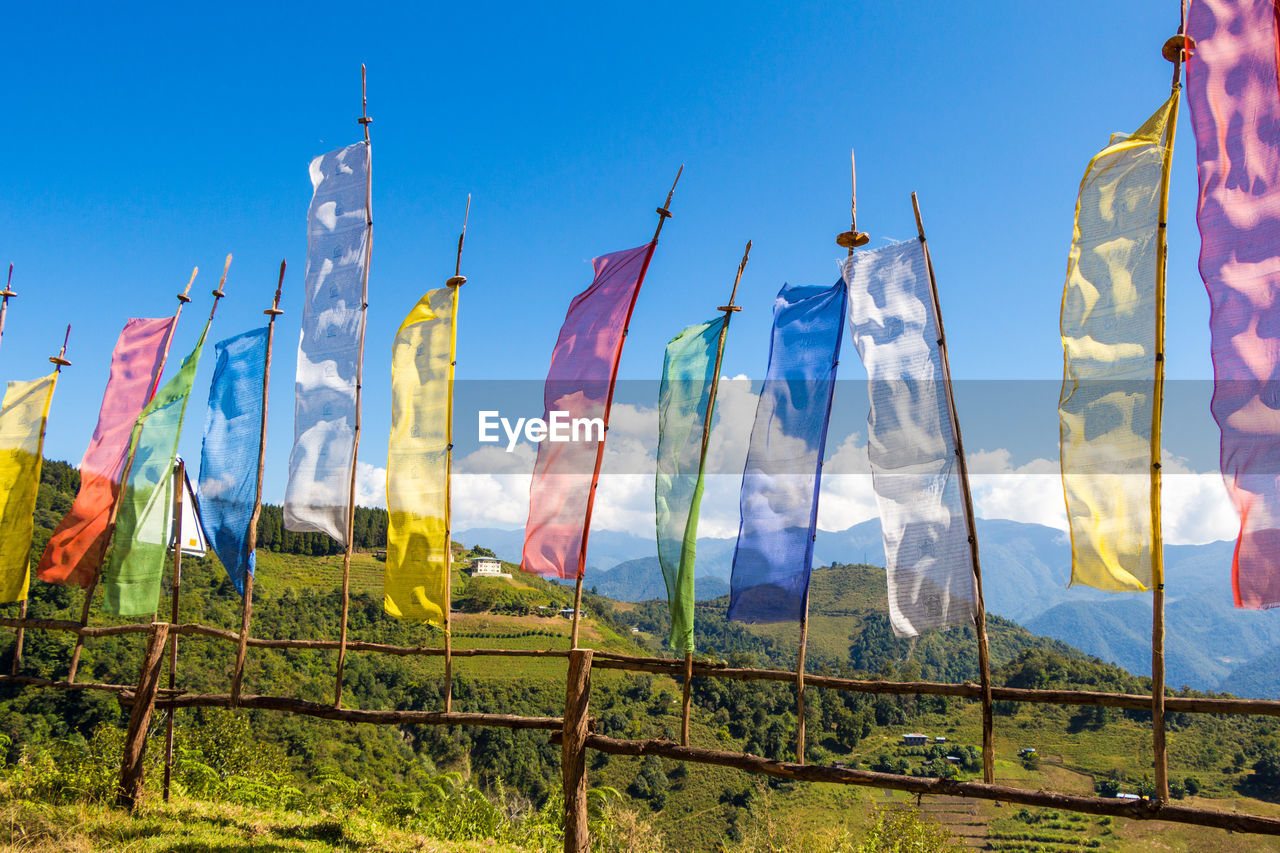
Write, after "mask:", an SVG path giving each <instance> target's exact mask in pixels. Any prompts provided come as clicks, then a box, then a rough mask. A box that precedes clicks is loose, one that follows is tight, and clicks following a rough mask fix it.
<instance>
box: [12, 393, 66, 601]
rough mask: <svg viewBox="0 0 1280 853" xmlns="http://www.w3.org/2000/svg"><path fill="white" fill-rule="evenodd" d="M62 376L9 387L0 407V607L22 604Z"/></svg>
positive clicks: (27, 581) (28, 575)
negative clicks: (48, 427)
mask: <svg viewBox="0 0 1280 853" xmlns="http://www.w3.org/2000/svg"><path fill="white" fill-rule="evenodd" d="M57 383H58V374H57V373H56V372H54V373H50V374H49V375H48V376H43V377H41V378H40V379H33V380H31V381H30V382H10V383H9V385H8V387H7V388H6V389H5V392H4V402H3V403H2V404H0V493H2V495H3V497H2V498H0V603H3V602H10V601H24V600H25V599H26V597H27V587H28V585H29V584H30V581H31V535H32V532H33V529H34V526H35V523H34V513H35V510H36V492H37V490H38V489H39V486H40V468H41V464H42V462H43V461H44V456H43V448H44V428H45V424H46V422H47V421H48V419H49V405H50V404H51V403H52V402H53V389H54V386H55V385H57Z"/></svg>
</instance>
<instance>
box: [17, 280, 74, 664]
mask: <svg viewBox="0 0 1280 853" xmlns="http://www.w3.org/2000/svg"><path fill="white" fill-rule="evenodd" d="M12 266H13V265H12V264H10V267H12ZM69 340H71V324H70V323H68V324H67V332H66V334H65V335H63V337H62V349H60V350H58V354H57V355H51V356H49V361H50V363H51V364H53V365H54V370H53V372H54V373H61V372H62V368H64V367H67V366H69V365H70V364H71V362H69V361H67V359H66V355H67V341H69ZM28 571H30V569H28ZM18 618H19V619H26V618H27V598H23V599H22V603H21V604H19V605H18ZM25 635H26V631H25V629H23V628H21V627H19V628H18V629H17V631H16V633H15V635H14V638H13V667H12V669H11V670H10V672H11V673H12V674H13V675H17V674H18V673H19V671H20V670H21V669H22V641H23V639H24V637H25Z"/></svg>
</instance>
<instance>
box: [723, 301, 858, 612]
mask: <svg viewBox="0 0 1280 853" xmlns="http://www.w3.org/2000/svg"><path fill="white" fill-rule="evenodd" d="M848 297H849V289H848V288H847V287H846V286H845V283H844V280H843V279H841V280H840V281H837V282H836V283H835V284H834V285H831V286H830V287H801V286H793V285H790V284H788V285H784V286H783V288H782V290H781V291H780V292H779V293H778V298H777V299H776V300H775V301H774V303H773V332H772V338H771V340H770V344H769V368H768V371H767V372H766V374H765V380H764V386H763V387H762V388H761V390H760V400H759V402H758V403H757V405H756V419H755V423H754V424H753V425H752V427H751V444H750V446H749V447H748V448H747V464H746V469H745V470H744V471H743V474H742V495H741V499H740V500H741V510H742V522H741V525H740V526H739V528H738V545H737V548H736V549H735V551H734V553H733V573H732V577H731V578H730V598H729V618H730V619H735V620H737V621H739V622H786V621H792V622H798V621H799V620H800V619H801V618H803V617H804V612H805V603H806V598H807V596H808V592H809V571H810V568H811V567H812V563H813V537H814V532H815V530H816V529H817V523H818V490H819V488H820V486H821V482H822V454H823V449H824V447H825V445H826V442H827V423H828V421H829V420H830V418H831V398H832V395H833V393H834V391H835V379H836V365H837V364H839V361H840V341H841V338H842V337H843V332H844V322H845V312H846V311H847V310H848Z"/></svg>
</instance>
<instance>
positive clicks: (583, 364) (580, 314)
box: [520, 243, 656, 578]
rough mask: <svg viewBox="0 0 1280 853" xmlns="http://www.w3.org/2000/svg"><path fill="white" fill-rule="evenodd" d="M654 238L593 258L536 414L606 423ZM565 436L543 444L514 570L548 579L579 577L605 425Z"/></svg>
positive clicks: (558, 344) (554, 355)
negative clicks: (591, 272) (517, 567)
mask: <svg viewBox="0 0 1280 853" xmlns="http://www.w3.org/2000/svg"><path fill="white" fill-rule="evenodd" d="M655 245H656V244H655V243H647V244H645V245H643V246H640V247H639V248H636V249H628V250H627V251H625V252H614V253H613V254H610V255H601V256H600V257H598V258H596V259H595V260H594V261H592V266H593V267H594V268H595V280H594V281H592V282H591V286H590V287H588V288H587V289H586V290H584V291H583V292H582V293H580V294H578V295H577V296H576V297H574V300H573V302H571V303H569V313H568V314H567V315H566V316H565V318H564V325H563V326H561V327H560V337H559V338H558V339H557V340H556V348H555V349H554V350H553V351H552V353H551V369H550V370H549V371H548V373H547V384H546V388H545V390H544V391H543V404H544V405H545V407H546V412H545V413H544V416H543V419H544V420H546V421H548V423H550V422H551V420H552V414H553V413H557V412H563V413H564V415H563V416H559V415H557V417H562V418H563V420H564V422H566V423H568V422H571V420H573V419H579V418H581V419H589V418H599V419H600V420H601V422H603V423H605V424H607V423H608V421H609V406H610V404H611V403H612V402H613V385H614V380H615V379H616V378H617V375H618V360H619V359H620V358H621V357H622V344H623V341H624V338H625V332H626V328H627V323H628V322H630V320H631V310H632V308H634V307H635V304H636V296H638V295H639V293H640V284H641V283H642V282H643V281H644V274H645V271H646V270H647V269H648V268H649V259H650V258H651V257H653V249H654V246H655ZM570 439H571V440H569V441H542V442H541V443H539V445H538V461H537V463H536V464H535V465H534V469H533V482H532V483H531V484H530V486H529V522H528V524H526V525H525V530H524V556H523V559H522V561H521V565H520V568H522V569H523V570H524V571H526V572H533V573H535V574H539V575H544V576H548V577H553V576H559V577H562V578H579V577H581V576H582V572H583V570H584V568H585V565H584V563H585V557H586V553H587V528H588V526H589V524H590V521H591V507H592V504H593V502H594V500H595V492H596V484H597V482H598V481H599V478H600V460H601V458H602V456H603V454H604V430H603V429H599V430H587V429H581V430H579V434H578V435H572V433H570Z"/></svg>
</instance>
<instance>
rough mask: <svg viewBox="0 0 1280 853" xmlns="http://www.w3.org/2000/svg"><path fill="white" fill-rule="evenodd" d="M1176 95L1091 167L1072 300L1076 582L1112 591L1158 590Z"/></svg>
mask: <svg viewBox="0 0 1280 853" xmlns="http://www.w3.org/2000/svg"><path fill="white" fill-rule="evenodd" d="M1177 99H1178V96H1177V95H1176V94H1175V95H1174V96H1173V97H1171V98H1169V100H1167V101H1165V103H1164V104H1163V105H1161V107H1160V109H1158V110H1156V112H1155V114H1154V115H1153V116H1151V118H1149V119H1147V121H1146V123H1144V124H1143V125H1142V127H1140V128H1138V130H1137V131H1135V132H1134V133H1133V134H1132V135H1126V134H1115V135H1114V136H1112V137H1111V142H1110V144H1108V145H1107V147H1106V148H1104V149H1102V151H1100V152H1099V153H1098V154H1097V155H1096V156H1095V157H1094V158H1093V159H1092V160H1091V161H1090V162H1089V166H1088V168H1087V169H1086V170H1085V174H1084V179H1083V180H1082V181H1081V182H1080V198H1079V201H1078V203H1077V204H1076V220H1075V231H1074V234H1073V237H1072V241H1071V255H1070V258H1069V259H1068V262H1067V283H1066V287H1065V289H1064V290H1063V294H1062V349H1063V356H1064V359H1065V369H1064V371H1063V379H1062V395H1061V397H1060V399H1059V403H1058V417H1059V423H1060V433H1059V435H1060V441H1061V459H1062V486H1063V490H1064V492H1065V494H1066V501H1067V521H1068V523H1069V526H1070V530H1071V583H1072V585H1075V584H1084V585H1086V586H1092V587H1097V588H1098V589H1106V590H1111V591H1122V590H1143V589H1147V588H1149V587H1150V586H1151V585H1152V584H1153V583H1160V582H1161V581H1160V579H1159V578H1157V577H1154V573H1155V571H1156V568H1155V567H1156V566H1158V565H1159V561H1158V560H1153V549H1154V548H1155V546H1156V542H1157V539H1156V536H1155V534H1156V533H1158V531H1157V530H1156V528H1155V527H1154V524H1155V519H1156V518H1158V517H1159V496H1158V495H1153V494H1152V469H1151V464H1152V462H1154V461H1158V457H1157V456H1156V452H1157V449H1156V448H1154V447H1153V441H1154V432H1153V429H1154V420H1153V419H1154V417H1155V416H1157V415H1158V414H1159V413H1158V412H1157V411H1156V408H1155V407H1156V404H1157V398H1156V354H1157V353H1158V352H1159V351H1160V345H1161V344H1160V341H1159V340H1158V338H1159V336H1160V335H1159V333H1158V331H1157V317H1158V315H1159V313H1160V312H1162V311H1163V310H1164V305H1163V300H1162V298H1161V287H1160V283H1159V282H1158V275H1159V263H1160V261H1159V247H1160V244H1159V241H1158V239H1157V234H1158V230H1159V223H1160V203H1161V199H1162V198H1164V197H1165V194H1166V193H1167V192H1168V164H1169V158H1170V156H1171V155H1172V153H1173V131H1174V126H1175V124H1176V119H1177Z"/></svg>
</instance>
